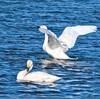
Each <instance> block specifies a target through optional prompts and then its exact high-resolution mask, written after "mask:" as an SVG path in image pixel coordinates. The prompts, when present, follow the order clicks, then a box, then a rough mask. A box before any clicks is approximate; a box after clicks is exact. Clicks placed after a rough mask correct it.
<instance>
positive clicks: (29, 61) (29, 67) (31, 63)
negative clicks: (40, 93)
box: [27, 60, 33, 72]
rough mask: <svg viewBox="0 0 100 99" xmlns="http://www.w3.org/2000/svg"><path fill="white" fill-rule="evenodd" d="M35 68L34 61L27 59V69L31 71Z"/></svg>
mask: <svg viewBox="0 0 100 99" xmlns="http://www.w3.org/2000/svg"><path fill="white" fill-rule="evenodd" d="M32 68H33V62H32V60H28V61H27V71H28V72H29V71H30V70H31V69H32Z"/></svg>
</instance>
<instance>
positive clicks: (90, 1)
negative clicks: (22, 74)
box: [0, 0, 100, 99]
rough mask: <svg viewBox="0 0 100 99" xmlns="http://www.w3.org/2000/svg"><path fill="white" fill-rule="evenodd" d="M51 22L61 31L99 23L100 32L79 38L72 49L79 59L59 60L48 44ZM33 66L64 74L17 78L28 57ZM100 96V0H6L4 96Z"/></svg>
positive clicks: (0, 4)
mask: <svg viewBox="0 0 100 99" xmlns="http://www.w3.org/2000/svg"><path fill="white" fill-rule="evenodd" d="M42 24H45V25H47V26H48V28H49V29H51V30H52V31H53V32H55V34H57V36H59V35H60V34H61V32H62V31H63V29H64V28H65V27H66V26H74V25H96V26H97V27H98V30H97V32H96V33H93V34H88V35H85V36H81V37H79V38H78V40H77V43H76V45H75V46H74V47H73V48H72V49H70V50H69V51H68V52H67V53H68V55H69V56H70V57H78V58H79V59H78V60H76V61H64V60H54V59H52V58H51V57H50V56H49V55H48V54H47V53H45V52H44V51H43V49H42V44H43V40H44V35H43V34H42V33H40V32H39V31H38V29H37V26H38V25H42ZM28 59H32V60H33V61H34V70H33V71H37V70H40V71H44V72H48V73H51V74H53V75H57V76H59V77H61V78H62V80H60V81H58V82H57V83H55V84H49V85H41V84H35V83H19V82H16V75H17V73H18V72H19V71H21V70H23V69H25V66H26V61H27V60H28ZM48 97H49V98H71V99H73V98H74V99H85V98H88V99H93V98H94V99H98V98H99V99H100V2H99V0H0V98H17V99H18V98H24V99H25V98H27V99H28V98H46V99H47V98H48Z"/></svg>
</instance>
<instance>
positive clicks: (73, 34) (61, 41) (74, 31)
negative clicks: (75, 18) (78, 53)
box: [39, 25, 97, 59]
mask: <svg viewBox="0 0 100 99" xmlns="http://www.w3.org/2000/svg"><path fill="white" fill-rule="evenodd" d="M96 30H97V27H96V26H73V27H66V28H65V29H64V31H63V33H62V34H61V35H60V37H59V38H57V36H56V35H55V34H54V33H53V32H52V31H50V30H48V29H47V27H46V26H45V25H41V26H39V31H40V32H42V33H44V34H45V40H44V44H43V49H44V50H45V51H46V52H47V53H48V54H50V55H51V56H52V57H54V58H56V59H73V58H70V57H69V56H68V55H66V54H65V52H66V51H68V49H69V48H72V47H73V46H74V45H75V42H76V40H77V37H78V36H80V35H85V34H88V33H92V32H96Z"/></svg>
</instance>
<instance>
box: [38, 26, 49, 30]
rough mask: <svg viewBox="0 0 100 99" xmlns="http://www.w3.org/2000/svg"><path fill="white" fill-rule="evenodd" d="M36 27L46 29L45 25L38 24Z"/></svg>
mask: <svg viewBox="0 0 100 99" xmlns="http://www.w3.org/2000/svg"><path fill="white" fill-rule="evenodd" d="M38 28H40V29H47V26H46V25H40V26H38Z"/></svg>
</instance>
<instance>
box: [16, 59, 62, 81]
mask: <svg viewBox="0 0 100 99" xmlns="http://www.w3.org/2000/svg"><path fill="white" fill-rule="evenodd" d="M32 68H33V62H32V60H28V61H27V69H25V70H23V71H20V72H19V73H18V74H17V81H25V82H29V81H33V82H37V83H53V82H55V81H56V80H59V79H60V77H57V76H54V75H51V74H48V73H45V72H41V71H37V72H32V73H29V71H30V70H31V69H32Z"/></svg>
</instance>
